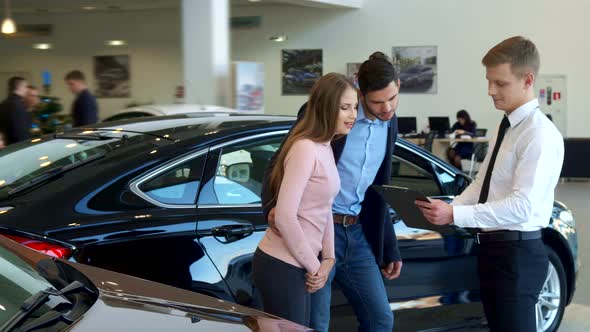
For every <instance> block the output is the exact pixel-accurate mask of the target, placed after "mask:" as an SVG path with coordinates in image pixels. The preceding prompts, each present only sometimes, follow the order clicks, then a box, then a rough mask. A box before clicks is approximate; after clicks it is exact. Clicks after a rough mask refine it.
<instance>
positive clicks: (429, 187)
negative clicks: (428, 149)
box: [391, 148, 442, 196]
mask: <svg viewBox="0 0 590 332" xmlns="http://www.w3.org/2000/svg"><path fill="white" fill-rule="evenodd" d="M411 154H412V153H411V152H409V151H407V150H405V149H402V148H396V152H395V155H394V156H393V160H392V171H391V184H392V185H395V186H400V187H406V188H409V189H412V190H416V191H419V192H422V193H424V194H425V195H426V196H439V195H441V194H442V193H441V190H440V187H439V185H438V180H437V177H436V176H435V175H434V174H433V173H432V166H429V165H430V163H429V162H428V161H426V160H423V159H422V160H421V159H420V157H419V156H417V155H413V156H412V155H411Z"/></svg>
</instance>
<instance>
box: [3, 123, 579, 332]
mask: <svg viewBox="0 0 590 332" xmlns="http://www.w3.org/2000/svg"><path fill="white" fill-rule="evenodd" d="M293 121H294V118H292V117H279V116H251V115H250V116H244V115H227V114H225V115H223V116H203V115H191V114H185V115H178V116H168V117H150V118H144V119H137V120H132V121H131V120H130V121H129V122H120V123H114V124H113V123H109V124H105V125H102V126H103V127H100V126H101V125H96V126H97V127H95V128H92V129H86V130H71V131H67V132H65V133H60V134H56V135H55V136H46V137H44V138H42V139H35V140H32V141H29V142H25V143H20V144H16V145H13V146H9V147H8V148H6V149H5V150H2V151H1V152H0V233H1V234H4V235H7V236H9V237H10V238H12V239H14V240H16V241H18V242H20V243H22V244H24V245H26V246H29V247H31V248H34V249H37V250H40V251H42V252H45V253H49V254H52V255H56V256H59V257H63V258H67V259H69V260H71V261H76V262H80V263H85V264H89V265H93V266H96V267H101V268H105V269H109V270H113V271H117V272H122V273H126V274H130V275H133V276H137V277H141V278H144V279H148V280H153V281H157V282H161V283H165V284H168V285H173V286H176V287H180V288H184V289H189V290H194V291H196V292H199V293H203V294H207V295H211V296H214V297H217V298H219V299H223V300H230V301H234V302H237V303H239V304H243V305H248V306H256V305H257V299H256V296H255V291H254V289H253V287H252V283H251V280H250V273H251V263H250V260H251V257H252V254H253V252H254V250H255V248H256V246H257V244H258V242H259V240H260V239H261V238H262V236H263V234H264V231H265V230H266V228H267V224H266V222H265V220H264V218H263V216H262V212H261V206H260V190H261V186H262V178H263V174H264V169H265V166H266V165H267V163H268V161H269V160H270V158H271V156H272V155H273V154H274V152H275V151H276V150H277V149H278V147H279V146H280V144H281V141H282V140H283V137H284V135H285V134H286V133H287V131H288V130H289V128H290V127H291V125H292V124H293ZM393 163H394V165H393V175H392V183H394V184H396V185H398V186H404V187H408V188H411V189H414V190H418V191H420V192H423V193H425V194H426V195H428V196H431V197H437V198H441V199H446V200H450V199H451V198H452V197H453V196H455V195H457V194H459V193H460V192H461V191H462V190H463V189H464V188H465V187H466V186H467V185H468V183H469V181H470V179H469V178H468V177H467V176H465V175H464V174H462V173H461V172H460V171H459V170H457V169H455V168H453V167H452V166H450V165H449V164H447V163H446V162H444V161H442V160H440V159H437V158H436V157H435V156H433V155H432V154H430V153H428V152H426V151H425V150H423V149H421V148H419V147H417V146H415V145H413V144H411V143H408V142H406V141H404V140H401V139H400V140H398V141H397V144H396V148H395V156H394V158H393ZM392 216H393V218H392V219H393V222H394V223H395V229H396V233H397V236H398V240H399V246H400V250H401V254H402V257H403V259H404V269H403V272H402V275H401V277H400V278H399V279H397V280H394V281H387V282H386V287H387V290H388V294H389V299H390V302H391V308H392V310H395V312H396V328H397V329H399V330H400V331H417V330H426V329H430V328H435V327H441V326H442V327H461V326H474V325H475V326H476V325H481V324H482V322H483V313H482V307H481V304H480V302H479V292H478V288H479V286H478V280H477V276H476V259H475V256H474V253H475V251H476V250H477V245H475V240H474V238H473V236H472V235H471V234H470V233H469V232H467V231H466V230H464V229H461V228H454V232H453V233H451V234H445V235H444V236H443V235H442V234H440V233H437V232H433V231H429V230H424V229H413V228H409V227H408V226H407V225H406V224H405V223H404V222H403V221H402V220H399V218H397V217H396V215H395V211H392ZM544 241H545V243H546V245H547V248H548V251H549V255H550V259H551V265H550V268H549V271H548V272H549V273H548V277H547V282H546V284H545V287H544V289H543V292H542V293H541V294H540V296H539V304H538V309H539V310H538V321H539V327H540V330H542V331H555V330H556V329H557V327H558V326H559V323H560V321H561V318H562V315H563V312H564V308H565V306H566V305H567V304H569V303H570V301H571V299H572V297H573V294H574V289H575V282H576V275H577V271H578V269H579V261H578V250H577V235H576V229H575V221H574V218H573V216H572V213H571V211H570V210H568V209H567V208H566V207H565V206H564V205H563V204H561V203H558V202H555V205H554V210H553V216H552V219H551V224H550V226H549V227H548V228H546V229H545V230H544ZM352 317H353V313H352V311H351V310H350V308H349V307H348V304H347V301H346V299H345V298H344V297H343V295H342V293H341V292H340V291H339V290H338V289H337V288H336V289H335V291H334V293H333V320H332V322H333V324H335V325H334V326H336V327H340V326H344V325H338V324H345V323H343V322H348V321H349V320H350V319H352ZM346 324H348V323H346ZM352 326H353V325H347V327H348V328H352ZM342 329H344V327H342V328H339V330H342Z"/></svg>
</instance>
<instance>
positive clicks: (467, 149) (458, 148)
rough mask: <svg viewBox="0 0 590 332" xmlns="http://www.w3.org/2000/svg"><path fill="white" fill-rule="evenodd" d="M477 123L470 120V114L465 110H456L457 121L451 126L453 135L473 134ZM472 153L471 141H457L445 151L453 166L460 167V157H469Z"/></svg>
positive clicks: (457, 136)
mask: <svg viewBox="0 0 590 332" xmlns="http://www.w3.org/2000/svg"><path fill="white" fill-rule="evenodd" d="M476 127H477V124H476V123H475V121H473V120H471V116H469V113H467V111H466V110H460V111H459V112H457V122H455V124H454V125H453V127H452V128H451V131H453V135H455V137H456V138H460V137H461V136H463V135H468V136H471V137H473V136H475V129H476ZM472 154H473V143H469V142H459V143H457V144H455V145H454V146H452V147H450V148H449V150H448V151H447V157H448V158H449V161H450V162H451V164H453V166H455V167H457V168H458V169H461V159H469V158H471V155H472Z"/></svg>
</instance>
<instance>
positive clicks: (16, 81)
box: [8, 76, 26, 94]
mask: <svg viewBox="0 0 590 332" xmlns="http://www.w3.org/2000/svg"><path fill="white" fill-rule="evenodd" d="M24 81H26V80H25V79H24V78H23V77H20V76H13V77H11V78H9V79H8V94H11V93H13V92H14V91H16V89H17V88H18V86H19V85H20V84H21V83H22V82H24Z"/></svg>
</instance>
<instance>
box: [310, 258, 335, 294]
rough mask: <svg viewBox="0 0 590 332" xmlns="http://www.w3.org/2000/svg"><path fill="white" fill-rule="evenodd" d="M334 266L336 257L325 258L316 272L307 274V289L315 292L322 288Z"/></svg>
mask: <svg viewBox="0 0 590 332" xmlns="http://www.w3.org/2000/svg"><path fill="white" fill-rule="evenodd" d="M333 267H334V259H324V260H322V263H321V264H320V269H319V270H318V272H317V273H316V274H311V273H309V272H308V273H306V274H305V289H306V290H307V292H309V293H315V292H317V291H318V290H320V289H321V288H322V287H324V285H325V284H326V282H327V281H328V277H329V276H330V272H331V271H332V268H333Z"/></svg>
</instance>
